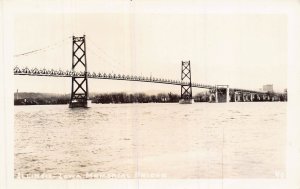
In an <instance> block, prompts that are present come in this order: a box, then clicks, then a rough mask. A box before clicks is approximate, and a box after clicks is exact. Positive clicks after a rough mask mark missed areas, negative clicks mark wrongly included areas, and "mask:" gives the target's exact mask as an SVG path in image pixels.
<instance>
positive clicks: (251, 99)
mask: <svg viewBox="0 0 300 189" xmlns="http://www.w3.org/2000/svg"><path fill="white" fill-rule="evenodd" d="M254 96H255V94H254V93H250V101H251V102H253V101H254Z"/></svg>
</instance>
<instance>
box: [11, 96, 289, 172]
mask: <svg viewBox="0 0 300 189" xmlns="http://www.w3.org/2000/svg"><path fill="white" fill-rule="evenodd" d="M285 140H286V103H282V102H265V103H262V102H257V103H255V102H251V103H227V104H226V103H220V104H209V103H196V104H193V105H180V104H107V105H103V104H98V105H93V107H92V108H89V109H69V108H68V107H67V105H53V106H15V177H16V178H20V175H23V174H25V175H26V174H27V175H31V174H37V175H38V174H48V175H51V176H53V177H54V178H58V177H61V176H65V175H77V176H79V177H80V178H108V177H113V178H119V177H120V175H121V176H124V175H125V176H126V178H134V177H136V176H137V175H136V174H137V173H138V174H141V175H144V176H145V177H146V178H147V177H151V176H154V177H155V176H157V177H160V176H161V177H162V178H222V177H224V178H258V177H260V178H275V177H276V176H278V175H277V174H278V173H284V171H285ZM99 175H102V176H99ZM97 176H98V177H97ZM63 178H66V177H63ZM70 178H71V177H70Z"/></svg>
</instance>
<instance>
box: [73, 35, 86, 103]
mask: <svg viewBox="0 0 300 189" xmlns="http://www.w3.org/2000/svg"><path fill="white" fill-rule="evenodd" d="M79 69H81V70H84V71H83V73H84V75H83V76H76V75H73V76H72V90H71V100H70V103H69V107H70V108H76V107H84V108H88V107H89V106H90V103H91V101H90V100H89V90H88V75H87V61H86V41H85V35H83V37H75V36H73V44H72V71H80V70H79Z"/></svg>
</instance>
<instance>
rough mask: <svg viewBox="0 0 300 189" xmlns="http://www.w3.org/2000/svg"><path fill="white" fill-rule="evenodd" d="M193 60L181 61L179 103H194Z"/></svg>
mask: <svg viewBox="0 0 300 189" xmlns="http://www.w3.org/2000/svg"><path fill="white" fill-rule="evenodd" d="M193 103H194V99H193V96H192V74H191V62H190V61H182V62H181V99H180V100H179V104H193Z"/></svg>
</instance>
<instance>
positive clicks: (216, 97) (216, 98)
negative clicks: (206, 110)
mask: <svg viewBox="0 0 300 189" xmlns="http://www.w3.org/2000/svg"><path fill="white" fill-rule="evenodd" d="M218 98H219V96H218V87H217V88H216V95H215V102H216V103H218V102H219V99H218Z"/></svg>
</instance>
